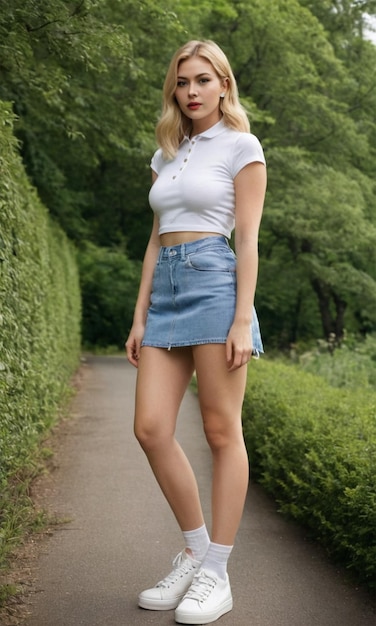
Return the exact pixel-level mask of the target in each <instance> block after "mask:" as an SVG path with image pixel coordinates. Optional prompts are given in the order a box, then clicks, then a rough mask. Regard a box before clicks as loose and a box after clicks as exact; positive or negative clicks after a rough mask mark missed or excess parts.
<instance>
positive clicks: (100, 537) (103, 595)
mask: <svg viewBox="0 0 376 626" xmlns="http://www.w3.org/2000/svg"><path fill="white" fill-rule="evenodd" d="M252 366H253V364H252ZM252 366H251V367H252ZM255 366H256V367H258V364H255ZM85 372H86V373H85V376H84V381H85V383H84V385H83V386H82V388H81V389H80V391H79V393H78V395H77V397H76V398H75V400H74V402H73V405H72V415H73V418H72V420H71V421H70V422H69V423H68V425H67V424H66V425H65V430H64V438H63V440H60V446H59V449H58V452H57V454H56V458H55V466H56V467H57V469H56V470H55V472H54V473H53V474H52V475H50V476H49V477H46V487H45V489H44V490H43V491H44V493H45V494H46V498H45V505H46V506H47V507H48V510H49V512H50V513H51V514H53V515H57V516H58V517H59V518H65V519H66V520H69V521H68V522H67V523H66V524H64V525H62V526H61V530H57V531H56V532H55V533H53V535H52V536H50V537H48V538H47V539H46V540H45V541H43V542H42V546H43V549H42V550H41V553H40V556H39V558H38V560H37V564H36V565H37V566H36V567H35V569H34V577H35V581H34V592H33V593H31V594H29V595H28V596H27V597H26V598H25V603H26V604H25V606H26V607H27V609H28V613H29V615H28V616H26V619H25V620H24V621H22V622H20V621H19V622H18V623H19V624H21V623H22V624H23V625H25V626H77V624H80V625H81V626H107V625H111V626H124V624H127V626H133V625H135V626H142V625H143V624H145V625H146V624H158V626H163V625H167V624H169V625H172V624H174V615H173V612H170V611H167V612H153V611H145V610H142V609H140V608H138V606H137V595H138V593H139V591H140V590H142V589H144V588H146V587H148V586H150V585H152V584H153V583H155V582H157V581H158V580H160V579H161V577H162V576H163V575H165V574H166V573H167V572H168V571H169V570H170V565H171V559H172V558H173V557H174V556H175V554H176V553H177V552H178V551H179V550H180V549H181V548H182V543H181V534H180V532H179V531H178V529H177V526H176V522H175V519H174V518H173V515H172V513H171V512H170V510H169V508H168V506H167V504H166V502H165V500H164V498H163V496H162V495H161V493H160V490H159V488H158V486H157V484H156V482H155V479H154V477H153V476H152V473H151V470H150V468H149V466H148V463H147V461H146V459H145V457H144V454H143V453H142V451H141V449H140V448H139V446H138V444H137V442H136V441H135V439H134V436H133V425H132V419H133V395H134V383H135V375H136V373H135V370H134V369H133V368H132V367H131V366H130V365H129V364H128V363H127V361H126V360H125V358H123V357H109V356H106V357H104V356H103V357H89V358H88V360H87V363H86V365H85ZM255 372H256V369H255ZM177 436H178V439H179V441H180V442H181V444H182V445H183V447H184V449H185V450H186V452H187V455H188V457H189V459H190V461H191V463H192V465H193V467H194V470H195V472H196V475H197V477H198V481H199V488H200V492H201V496H202V500H203V505H204V513H205V516H206V519H207V522H208V524H209V526H210V487H211V485H210V483H211V460H210V454H209V450H208V447H207V444H206V442H205V440H204V436H203V432H202V424H201V417H200V413H199V407H198V402H197V397H196V395H195V394H194V393H193V392H192V391H190V390H189V391H188V392H187V394H186V395H185V398H184V401H183V404H182V407H181V411H180V415H179V424H178V431H177ZM229 574H230V577H231V583H232V587H233V596H234V609H233V611H232V612H231V613H229V614H228V615H225V616H224V617H223V618H221V620H220V624H221V626H248V624H252V626H274V625H278V626H317V624H320V625H321V624H322V625H323V626H324V625H325V626H354V625H355V624H356V626H374V623H375V613H374V609H373V606H372V598H370V596H369V594H368V593H366V592H365V591H364V590H361V589H359V588H357V587H356V586H355V585H353V584H351V583H349V581H348V579H347V577H346V572H345V571H344V570H342V569H337V568H336V567H334V566H333V564H331V563H330V562H329V561H328V559H327V557H326V554H325V553H324V551H323V550H322V549H321V548H320V547H319V546H318V545H317V544H316V543H314V542H310V541H307V538H306V535H305V533H304V531H302V529H301V528H300V527H297V526H296V524H295V523H294V522H288V521H286V520H285V519H284V518H283V517H282V516H281V515H280V514H279V513H278V512H277V510H276V506H275V504H274V501H273V500H271V499H270V498H269V497H268V496H267V495H265V492H264V491H263V490H262V489H261V488H260V487H259V486H257V485H256V484H254V483H252V484H251V486H250V491H249V497H248V498H247V502H246V507H245V511H244V516H243V520H242V524H241V528H240V531H239V535H238V538H237V542H236V545H235V548H234V551H233V554H232V558H231V561H230V564H229Z"/></svg>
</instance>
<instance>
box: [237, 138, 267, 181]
mask: <svg viewBox="0 0 376 626" xmlns="http://www.w3.org/2000/svg"><path fill="white" fill-rule="evenodd" d="M254 162H259V163H263V164H264V165H265V156H264V151H263V149H262V146H261V143H260V141H259V140H258V139H257V137H256V136H255V135H252V134H250V133H239V136H238V140H237V142H236V145H235V150H234V153H233V160H232V164H231V168H232V172H231V173H232V177H233V178H235V176H236V175H237V174H239V172H240V170H241V169H243V167H245V166H246V165H248V164H249V163H254Z"/></svg>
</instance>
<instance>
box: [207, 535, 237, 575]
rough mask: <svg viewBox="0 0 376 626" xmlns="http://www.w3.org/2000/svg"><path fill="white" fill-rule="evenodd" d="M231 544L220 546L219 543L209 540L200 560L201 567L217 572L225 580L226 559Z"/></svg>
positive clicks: (230, 549) (229, 552)
mask: <svg viewBox="0 0 376 626" xmlns="http://www.w3.org/2000/svg"><path fill="white" fill-rule="evenodd" d="M232 548H233V546H222V545H220V544H219V543H213V542H210V545H209V549H208V551H207V553H206V556H205V558H204V560H203V562H202V565H201V567H202V569H209V570H210V571H212V572H214V573H215V574H217V576H218V577H219V578H222V580H226V573H227V561H228V559H229V556H230V554H231V551H232Z"/></svg>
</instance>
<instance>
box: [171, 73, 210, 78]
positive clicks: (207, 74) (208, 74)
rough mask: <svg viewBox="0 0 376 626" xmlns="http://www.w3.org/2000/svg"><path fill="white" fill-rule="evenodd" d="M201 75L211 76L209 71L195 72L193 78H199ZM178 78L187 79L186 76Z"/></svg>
mask: <svg viewBox="0 0 376 626" xmlns="http://www.w3.org/2000/svg"><path fill="white" fill-rule="evenodd" d="M202 76H211V73H210V72H202V73H201V74H197V76H195V77H194V78H201V77H202ZM178 78H185V79H187V78H188V77H187V76H178Z"/></svg>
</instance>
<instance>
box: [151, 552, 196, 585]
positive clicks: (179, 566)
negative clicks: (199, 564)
mask: <svg viewBox="0 0 376 626" xmlns="http://www.w3.org/2000/svg"><path fill="white" fill-rule="evenodd" d="M172 565H173V568H174V569H173V571H172V572H171V574H169V575H168V576H166V578H164V579H163V580H161V581H160V582H159V583H157V585H156V586H157V587H169V586H170V585H171V584H172V583H175V582H176V581H177V580H179V578H181V577H182V576H184V575H185V574H189V572H191V571H192V569H194V568H193V565H192V563H191V562H190V560H189V559H184V560H183V555H182V553H180V554H178V555H177V556H176V557H175V558H174V560H173V562H172Z"/></svg>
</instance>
